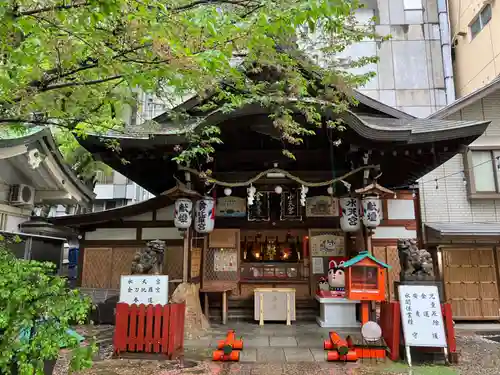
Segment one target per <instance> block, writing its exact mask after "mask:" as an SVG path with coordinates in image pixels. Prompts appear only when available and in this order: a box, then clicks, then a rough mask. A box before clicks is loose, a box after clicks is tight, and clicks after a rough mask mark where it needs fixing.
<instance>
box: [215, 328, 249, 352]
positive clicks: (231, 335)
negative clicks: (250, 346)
mask: <svg viewBox="0 0 500 375" xmlns="http://www.w3.org/2000/svg"><path fill="white" fill-rule="evenodd" d="M228 346H230V347H231V349H232V350H243V340H241V339H240V340H237V339H236V333H235V332H234V331H233V330H230V331H228V332H227V336H226V339H225V340H219V341H218V342H217V349H224V348H225V347H228ZM226 350H227V349H226Z"/></svg>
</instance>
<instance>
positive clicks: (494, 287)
mask: <svg viewBox="0 0 500 375" xmlns="http://www.w3.org/2000/svg"><path fill="white" fill-rule="evenodd" d="M499 108H500V77H499V78H496V79H494V80H493V81H492V82H490V83H489V84H487V85H485V86H483V87H482V88H481V89H479V90H476V91H475V92H473V93H471V94H468V95H466V96H464V97H462V98H460V99H459V100H457V101H455V102H454V103H453V104H451V105H450V106H448V107H446V108H444V109H442V110H440V111H438V112H436V113H434V114H433V115H432V116H430V118H429V120H431V119H446V120H462V121H477V120H486V121H491V123H490V125H489V127H488V128H487V130H486V131H485V133H484V134H483V135H482V136H481V137H480V138H478V139H477V140H476V141H474V142H473V143H472V144H470V145H469V146H466V147H464V149H463V152H462V153H460V154H458V155H456V156H454V157H453V158H452V159H450V160H449V161H448V162H446V163H445V164H443V165H442V166H440V167H438V168H436V169H435V170H434V171H432V172H431V173H430V174H428V175H427V176H425V177H424V178H422V180H421V181H420V183H419V192H420V203H421V218H422V222H423V224H424V233H425V236H424V238H425V241H426V246H427V248H429V249H431V250H434V251H435V252H436V255H437V260H438V262H437V263H438V265H439V271H440V275H441V276H442V278H443V280H444V287H445V293H446V298H447V300H448V301H449V302H451V303H452V307H453V315H454V318H455V319H463V320H477V319H484V320H493V319H495V320H497V319H499V318H500V310H499V309H500V302H499V280H498V275H499V261H500V247H499V244H500V111H499Z"/></svg>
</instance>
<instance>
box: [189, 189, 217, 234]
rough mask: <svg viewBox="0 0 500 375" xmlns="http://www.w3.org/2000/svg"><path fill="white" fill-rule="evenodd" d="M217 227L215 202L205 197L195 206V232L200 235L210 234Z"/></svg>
mask: <svg viewBox="0 0 500 375" xmlns="http://www.w3.org/2000/svg"><path fill="white" fill-rule="evenodd" d="M214 226H215V201H214V200H213V198H210V197H204V198H203V199H200V200H198V201H196V204H195V206H194V230H195V231H197V232H198V233H210V232H212V231H213V230H214Z"/></svg>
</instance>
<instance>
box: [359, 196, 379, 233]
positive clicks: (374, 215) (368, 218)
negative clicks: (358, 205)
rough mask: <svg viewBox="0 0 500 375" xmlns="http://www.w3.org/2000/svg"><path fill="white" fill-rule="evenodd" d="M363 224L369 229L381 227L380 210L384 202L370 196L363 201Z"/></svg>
mask: <svg viewBox="0 0 500 375" xmlns="http://www.w3.org/2000/svg"><path fill="white" fill-rule="evenodd" d="M362 205H363V224H364V226H365V227H366V228H368V229H374V228H376V227H378V226H379V225H380V209H381V207H382V201H381V200H380V199H379V198H378V197H374V196H369V197H364V198H363V199H362Z"/></svg>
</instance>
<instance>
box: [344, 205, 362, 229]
mask: <svg viewBox="0 0 500 375" xmlns="http://www.w3.org/2000/svg"><path fill="white" fill-rule="evenodd" d="M342 215H345V216H346V218H347V223H348V224H349V225H350V226H353V227H355V226H357V225H358V223H359V207H358V200H357V199H355V198H350V199H348V200H347V202H346V206H345V209H344V211H343V212H342Z"/></svg>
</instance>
